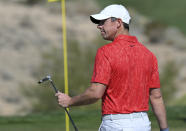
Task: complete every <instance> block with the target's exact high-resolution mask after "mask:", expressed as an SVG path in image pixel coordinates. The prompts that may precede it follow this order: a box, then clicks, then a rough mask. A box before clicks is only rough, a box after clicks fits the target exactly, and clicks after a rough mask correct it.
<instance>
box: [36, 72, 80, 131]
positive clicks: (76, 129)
mask: <svg viewBox="0 0 186 131" xmlns="http://www.w3.org/2000/svg"><path fill="white" fill-rule="evenodd" d="M48 80H49V81H50V84H51V85H52V88H53V90H54V92H55V93H57V92H58V89H57V88H56V86H55V84H54V82H53V81H52V79H51V76H50V75H47V76H46V77H45V78H43V79H41V80H39V81H38V83H39V84H41V83H43V82H45V81H48ZM64 110H65V112H66V113H67V115H68V117H69V119H70V121H71V123H72V125H73V127H74V129H75V131H78V128H77V127H76V125H75V123H74V121H73V120H72V117H71V116H70V113H69V112H68V110H67V108H66V107H64Z"/></svg>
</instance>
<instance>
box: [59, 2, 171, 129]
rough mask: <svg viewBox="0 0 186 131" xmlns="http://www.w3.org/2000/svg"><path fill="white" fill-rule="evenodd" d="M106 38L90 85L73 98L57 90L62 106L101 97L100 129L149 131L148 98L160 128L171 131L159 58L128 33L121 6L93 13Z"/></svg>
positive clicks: (127, 22)
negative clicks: (161, 85)
mask: <svg viewBox="0 0 186 131" xmlns="http://www.w3.org/2000/svg"><path fill="white" fill-rule="evenodd" d="M90 19H91V21H92V22H93V23H95V24H98V26H97V28H98V29H100V31H101V35H102V37H103V38H104V39H105V40H109V41H112V42H111V43H109V44H106V45H104V46H102V47H101V48H99V49H98V51H97V54H96V58H95V65H94V71H93V76H92V80H91V86H90V87H89V88H87V90H86V91H85V92H84V93H82V94H80V95H78V96H74V97H70V96H68V95H66V94H63V93H61V92H59V93H57V94H56V96H58V102H59V104H60V105H61V106H62V107H70V106H79V105H86V104H92V103H94V102H96V101H97V100H99V99H102V124H101V126H100V129H99V130H100V131H124V130H126V131H150V130H151V126H150V124H151V123H150V121H149V119H148V115H147V113H146V111H148V109H149V104H148V103H149V98H150V102H151V105H152V109H153V111H154V113H155V115H156V117H157V120H158V123H159V127H160V130H161V131H168V130H169V129H168V125H167V120H166V111H165V106H164V103H163V99H162V95H161V91H160V81H159V72H158V64H157V59H156V57H155V56H154V54H153V53H152V52H150V51H149V50H148V49H147V48H146V47H145V46H144V45H142V44H141V43H139V42H138V40H137V38H136V37H135V36H130V35H129V23H130V19H131V18H130V15H129V13H128V11H127V10H126V8H125V7H124V6H122V5H110V6H107V7H106V8H104V9H103V10H102V11H101V12H100V13H99V14H95V15H91V16H90Z"/></svg>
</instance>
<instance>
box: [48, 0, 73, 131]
mask: <svg viewBox="0 0 186 131" xmlns="http://www.w3.org/2000/svg"><path fill="white" fill-rule="evenodd" d="M57 1H60V0H48V2H57ZM61 14H62V41H63V43H62V44H63V53H64V54H63V57H64V85H65V94H67V95H68V94H69V93H68V57H67V35H66V34H67V33H66V7H65V0H61ZM67 110H68V111H69V109H68V108H67ZM65 123H66V131H69V129H70V127H69V117H68V114H67V113H65Z"/></svg>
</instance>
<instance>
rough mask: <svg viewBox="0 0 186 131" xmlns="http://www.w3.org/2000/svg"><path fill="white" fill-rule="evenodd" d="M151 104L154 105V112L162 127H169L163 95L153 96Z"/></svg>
mask: <svg viewBox="0 0 186 131" xmlns="http://www.w3.org/2000/svg"><path fill="white" fill-rule="evenodd" d="M151 105H152V109H153V112H154V114H155V116H156V118H157V120H158V123H159V127H160V129H166V128H168V125H167V119H166V110H165V106H164V103H163V99H162V96H160V97H151Z"/></svg>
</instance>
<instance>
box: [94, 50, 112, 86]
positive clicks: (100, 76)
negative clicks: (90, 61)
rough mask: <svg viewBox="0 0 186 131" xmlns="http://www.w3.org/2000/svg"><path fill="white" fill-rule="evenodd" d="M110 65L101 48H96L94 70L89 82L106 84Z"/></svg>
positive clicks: (108, 78)
mask: <svg viewBox="0 0 186 131" xmlns="http://www.w3.org/2000/svg"><path fill="white" fill-rule="evenodd" d="M110 72H111V66H110V63H109V61H108V58H107V57H106V56H105V55H104V52H103V50H102V49H101V48H100V49H98V51H97V53H96V57H95V63H94V70H93V75H92V79H91V82H97V83H102V84H105V85H108V83H109V80H110Z"/></svg>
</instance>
